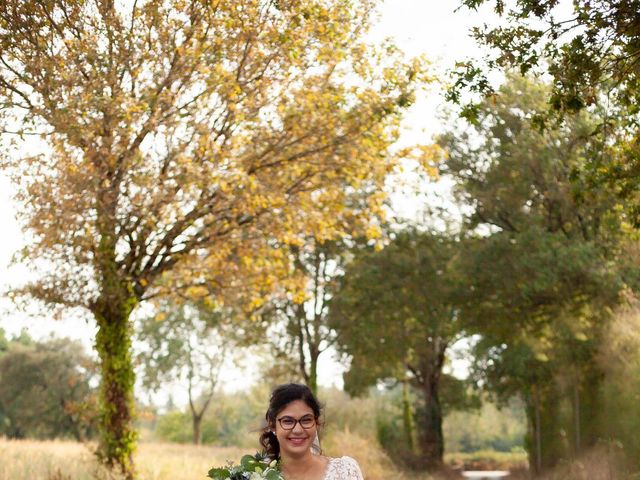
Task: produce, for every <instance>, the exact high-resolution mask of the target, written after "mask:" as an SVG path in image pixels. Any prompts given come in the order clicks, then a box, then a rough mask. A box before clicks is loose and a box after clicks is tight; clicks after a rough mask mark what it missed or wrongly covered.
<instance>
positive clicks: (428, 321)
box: [331, 230, 462, 468]
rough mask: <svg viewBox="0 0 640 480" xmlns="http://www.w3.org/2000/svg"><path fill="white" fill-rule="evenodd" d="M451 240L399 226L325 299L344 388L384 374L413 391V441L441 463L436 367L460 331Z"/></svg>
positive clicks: (433, 462)
mask: <svg viewBox="0 0 640 480" xmlns="http://www.w3.org/2000/svg"><path fill="white" fill-rule="evenodd" d="M459 248H460V247H459V244H458V242H457V241H456V240H455V239H453V238H450V237H448V236H446V235H444V234H437V233H432V232H425V233H421V232H418V231H416V230H406V231H402V232H399V233H397V234H395V238H394V239H393V241H392V242H391V243H390V244H389V245H388V246H386V247H385V248H384V249H383V250H381V251H367V252H362V253H360V254H357V255H356V257H355V259H354V260H353V262H351V263H350V264H349V265H348V266H347V267H346V272H345V275H344V277H343V278H342V280H341V284H340V285H339V286H338V289H337V291H336V293H335V297H334V299H333V300H332V301H331V317H332V326H333V327H334V328H335V329H336V331H337V333H338V337H337V340H338V343H339V348H340V349H341V350H342V351H343V352H344V353H346V354H348V355H350V356H351V358H352V360H351V368H350V370H349V372H348V373H347V374H346V375H345V387H346V389H347V390H349V391H351V392H354V393H356V392H358V391H362V389H363V388H365V387H367V386H370V385H372V384H375V382H376V381H377V380H384V379H389V378H391V379H395V380H396V381H400V382H409V383H410V384H411V385H412V386H413V387H414V388H415V389H416V391H417V392H419V398H420V399H421V405H420V406H419V408H418V409H417V415H416V418H417V422H416V424H417V427H418V430H419V431H418V447H419V451H420V454H421V455H420V458H422V460H423V464H422V466H423V467H427V468H434V467H438V466H440V465H441V463H442V457H443V452H444V439H443V434H442V417H443V411H442V405H441V398H440V387H441V381H442V378H443V367H444V365H445V358H446V353H447V348H448V347H449V346H451V345H452V343H454V342H455V341H456V339H457V338H459V337H460V336H461V334H462V326H461V324H460V322H459V320H458V304H457V298H458V295H459V293H460V286H461V284H462V283H461V277H459V276H458V275H457V269H456V267H455V262H456V256H457V254H458V252H459ZM405 409H406V405H405ZM405 423H406V422H405Z"/></svg>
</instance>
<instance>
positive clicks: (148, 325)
mask: <svg viewBox="0 0 640 480" xmlns="http://www.w3.org/2000/svg"><path fill="white" fill-rule="evenodd" d="M230 330H231V328H230V325H229V319H228V318H224V317H223V315H222V313H221V312H220V311H216V310H215V309H212V308H208V307H206V306H205V305H198V304H183V305H173V306H170V305H168V304H166V303H163V304H162V305H161V306H160V308H159V310H158V311H157V314H156V315H154V316H149V317H145V318H143V319H141V320H140V326H139V328H138V332H137V334H136V339H137V340H139V341H140V342H141V343H142V345H143V347H142V349H141V352H140V353H139V355H138V360H139V363H140V365H141V368H142V383H143V385H144V386H145V387H146V388H148V389H151V390H154V391H158V390H161V389H162V388H163V386H165V387H167V386H170V385H171V386H174V387H175V386H176V385H178V386H180V387H181V388H183V389H186V392H187V398H188V400H189V411H190V412H191V420H192V427H193V443H194V444H196V445H199V444H200V443H202V431H201V425H202V419H203V417H204V414H205V413H206V412H207V410H208V409H209V406H210V405H211V402H212V400H213V398H214V396H215V394H216V388H217V386H218V380H219V377H220V372H221V369H222V367H223V365H224V364H225V362H226V361H227V360H228V358H227V356H229V357H230V356H231V355H232V349H233V342H232V339H231V335H230V333H231V332H230Z"/></svg>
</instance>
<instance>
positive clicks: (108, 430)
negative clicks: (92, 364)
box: [94, 295, 137, 479]
mask: <svg viewBox="0 0 640 480" xmlns="http://www.w3.org/2000/svg"><path fill="white" fill-rule="evenodd" d="M118 299H120V300H118ZM100 304H101V307H102V308H100V309H99V310H98V311H97V312H94V314H95V316H96V320H97V322H98V333H97V335H96V349H97V351H98V355H99V357H100V366H101V371H102V384H101V388H100V409H101V419H100V423H101V429H100V430H101V432H100V433H101V442H100V448H99V452H98V454H99V456H100V458H101V459H102V460H103V461H104V463H106V464H107V465H108V466H109V467H112V468H113V467H118V468H119V469H120V470H121V471H122V473H123V474H124V475H125V477H126V478H127V479H133V478H134V477H135V471H134V468H133V452H134V449H135V442H136V438H137V433H136V431H135V429H134V428H133V425H132V419H133V416H134V400H133V386H134V382H135V374H134V371H133V362H132V359H131V325H130V323H129V315H130V314H131V311H132V310H133V306H134V305H135V299H133V298H132V297H124V298H123V297H122V296H120V295H118V296H116V297H115V298H114V297H109V298H107V299H105V300H103V301H101V302H100Z"/></svg>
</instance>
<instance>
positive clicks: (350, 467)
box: [325, 457, 363, 480]
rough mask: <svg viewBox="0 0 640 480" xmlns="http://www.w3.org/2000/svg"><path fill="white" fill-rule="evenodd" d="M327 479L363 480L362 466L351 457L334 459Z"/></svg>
mask: <svg viewBox="0 0 640 480" xmlns="http://www.w3.org/2000/svg"><path fill="white" fill-rule="evenodd" d="M329 467H330V468H329V472H328V475H327V476H326V479H325V480H363V478H362V472H361V471H360V466H359V465H358V462H356V461H355V460H354V459H353V458H351V457H340V458H336V459H334V461H333V462H331V464H330V465H329Z"/></svg>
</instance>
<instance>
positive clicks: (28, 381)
mask: <svg viewBox="0 0 640 480" xmlns="http://www.w3.org/2000/svg"><path fill="white" fill-rule="evenodd" d="M94 373H95V369H94V365H93V362H92V361H91V359H89V358H88V357H87V356H86V354H85V353H84V351H83V348H82V346H81V345H80V344H79V343H78V342H74V341H71V340H68V339H50V340H48V341H46V342H37V343H33V344H31V345H24V344H23V343H21V342H19V341H15V342H10V343H9V349H8V350H7V351H6V352H5V353H4V354H3V355H2V356H1V357H0V420H1V422H0V431H1V432H2V434H3V435H6V436H8V437H9V438H26V437H36V438H56V437H62V436H73V437H74V438H76V439H77V440H79V441H83V440H85V439H87V438H89V437H91V436H92V435H93V433H94V431H95V423H96V416H97V415H96V409H95V395H94V393H95V392H94V389H93V388H92V387H91V380H92V378H93V376H94Z"/></svg>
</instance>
